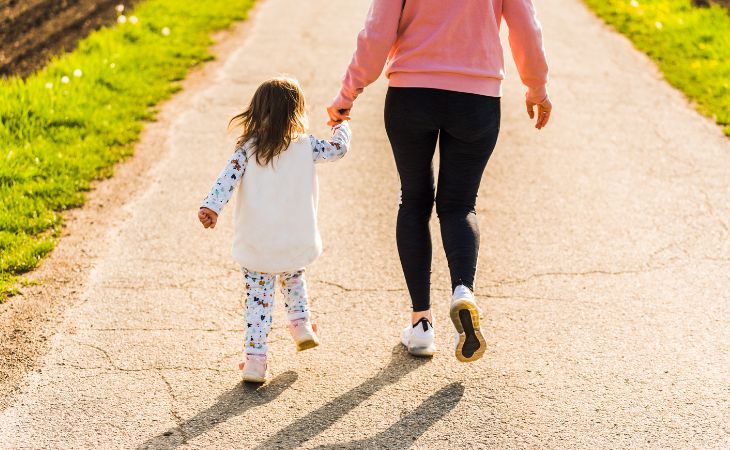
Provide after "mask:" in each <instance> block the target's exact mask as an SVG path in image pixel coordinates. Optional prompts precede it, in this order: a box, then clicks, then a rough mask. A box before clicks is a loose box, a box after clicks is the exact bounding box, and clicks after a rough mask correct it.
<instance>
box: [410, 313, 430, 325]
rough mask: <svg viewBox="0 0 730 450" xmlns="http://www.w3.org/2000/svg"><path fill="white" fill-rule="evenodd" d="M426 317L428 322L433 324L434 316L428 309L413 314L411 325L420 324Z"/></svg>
mask: <svg viewBox="0 0 730 450" xmlns="http://www.w3.org/2000/svg"><path fill="white" fill-rule="evenodd" d="M424 317H425V318H426V320H428V321H429V322H431V323H433V315H432V314H431V310H430V309H427V310H426V311H413V312H412V313H411V323H412V324H414V323H418V321H419V320H421V319H422V318H424Z"/></svg>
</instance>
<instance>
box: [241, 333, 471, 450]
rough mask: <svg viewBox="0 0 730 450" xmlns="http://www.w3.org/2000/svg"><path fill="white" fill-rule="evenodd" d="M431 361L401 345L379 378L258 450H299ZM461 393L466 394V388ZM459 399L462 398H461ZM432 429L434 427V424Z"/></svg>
mask: <svg viewBox="0 0 730 450" xmlns="http://www.w3.org/2000/svg"><path fill="white" fill-rule="evenodd" d="M427 361H428V359H424V358H414V357H413V356H410V355H409V354H408V353H407V352H406V350H405V348H404V347H403V346H402V345H401V344H398V345H396V346H395V347H394V348H393V351H392V352H391V358H390V361H389V362H388V365H387V366H385V367H383V368H382V369H380V371H378V373H377V374H375V375H373V376H372V377H370V378H368V379H367V380H365V381H363V382H362V383H361V384H360V385H359V386H356V387H354V388H352V389H350V390H349V391H347V392H345V393H344V394H342V395H340V396H339V397H337V398H336V399H334V400H332V401H331V402H329V403H327V404H325V405H323V406H321V407H319V408H317V409H315V410H314V411H312V412H310V413H309V414H307V415H306V416H304V417H302V418H301V419H298V420H297V421H295V422H294V423H292V424H290V425H288V426H286V427H284V428H283V429H281V430H279V431H277V432H276V433H275V434H274V435H273V436H271V437H270V438H269V439H267V440H266V441H264V442H262V443H261V444H259V445H258V446H257V447H256V448H255V450H268V449H271V448H277V449H287V450H288V449H296V448H299V447H300V446H301V445H302V444H304V443H305V442H307V441H308V440H310V439H312V438H313V437H315V436H317V435H318V434H320V433H322V432H323V431H324V430H326V429H327V428H329V427H331V426H332V425H333V424H334V423H335V422H337V421H338V420H340V419H341V418H342V417H343V416H344V415H345V414H347V413H348V412H350V411H351V410H353V409H354V408H355V407H357V406H358V405H359V404H360V403H362V402H364V401H365V400H367V399H368V398H370V397H371V396H373V395H374V394H375V393H376V392H378V391H379V390H381V389H382V388H384V387H385V386H388V385H390V384H393V383H395V382H397V381H398V380H400V379H401V378H403V377H404V376H406V375H407V374H409V373H410V372H412V371H414V370H416V369H417V368H418V367H420V366H422V365H423V364H425V363H426V362H427ZM461 389H462V392H463V387H462V388H461ZM439 392H440V391H439ZM459 398H461V396H459ZM457 401H458V400H457ZM452 408H453V406H452ZM436 420H438V419H436ZM399 423H400V422H399ZM428 426H430V424H429V425H428ZM426 428H428V427H426ZM386 431H387V430H386ZM424 431H425V429H424ZM421 433H423V432H421ZM378 436H379V435H378ZM409 439H410V438H409ZM411 442H412V440H411Z"/></svg>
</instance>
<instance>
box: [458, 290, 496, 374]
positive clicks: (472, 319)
mask: <svg viewBox="0 0 730 450" xmlns="http://www.w3.org/2000/svg"><path fill="white" fill-rule="evenodd" d="M449 315H450V316H451V321H452V322H453V323H454V327H455V328H456V332H457V335H456V350H455V354H456V359H458V360H459V361H461V362H472V361H476V360H478V359H479V358H481V357H482V356H483V355H484V352H485V351H486V350H487V342H486V341H485V340H484V336H482V330H481V328H480V327H479V307H478V306H477V304H476V302H475V301H474V294H472V293H471V291H470V290H469V288H467V287H466V286H457V287H456V289H454V296H453V298H452V299H451V309H450V311H449Z"/></svg>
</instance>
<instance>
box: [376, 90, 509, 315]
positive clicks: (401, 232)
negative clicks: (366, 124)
mask: <svg viewBox="0 0 730 450" xmlns="http://www.w3.org/2000/svg"><path fill="white" fill-rule="evenodd" d="M499 121H500V99H499V98H497V97H487V96H483V95H476V94H467V93H463V92H454V91H445V90H440V89H426V88H394V87H391V88H389V89H388V95H387V96H386V98H385V129H386V131H387V133H388V138H389V139H390V144H391V146H392V147H393V155H394V157H395V164H396V166H397V168H398V174H399V175H400V183H401V203H400V208H399V210H398V225H397V229H396V240H397V243H398V253H399V254H400V260H401V265H402V266H403V273H404V274H405V278H406V284H407V285H408V291H409V292H410V295H411V301H412V302H413V311H425V310H428V309H430V307H431V299H430V288H431V232H430V229H429V225H428V222H429V219H430V217H431V211H432V209H433V203H434V198H435V200H436V213H437V214H438V217H439V222H440V224H441V237H442V240H443V242H444V250H445V251H446V258H447V259H448V261H449V271H450V273H451V285H452V289H453V288H455V287H456V286H458V285H460V284H463V285H465V286H467V287H468V288H470V289H474V275H475V273H476V266H477V255H478V251H479V227H478V224H477V219H476V211H475V204H476V198H477V191H478V190H479V183H480V181H481V179H482V174H483V173H484V168H485V167H486V165H487V161H488V160H489V157H490V155H491V154H492V150H493V149H494V146H495V144H496V142H497V135H498V134H499ZM437 141H438V143H439V154H440V162H439V177H438V188H437V189H436V186H434V184H435V183H434V174H433V162H432V161H433V154H434V151H435V150H436V142H437Z"/></svg>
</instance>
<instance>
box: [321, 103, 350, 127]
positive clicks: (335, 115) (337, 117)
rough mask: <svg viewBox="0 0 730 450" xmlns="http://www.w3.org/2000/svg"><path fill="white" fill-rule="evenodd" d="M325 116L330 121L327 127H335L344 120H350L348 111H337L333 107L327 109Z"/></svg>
mask: <svg viewBox="0 0 730 450" xmlns="http://www.w3.org/2000/svg"><path fill="white" fill-rule="evenodd" d="M327 115H328V116H329V118H330V120H329V121H327V125H329V126H331V127H333V126H335V125H337V124H338V123H342V122H344V121H345V120H350V110H349V109H338V108H336V107H335V106H330V107H329V108H327Z"/></svg>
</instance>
